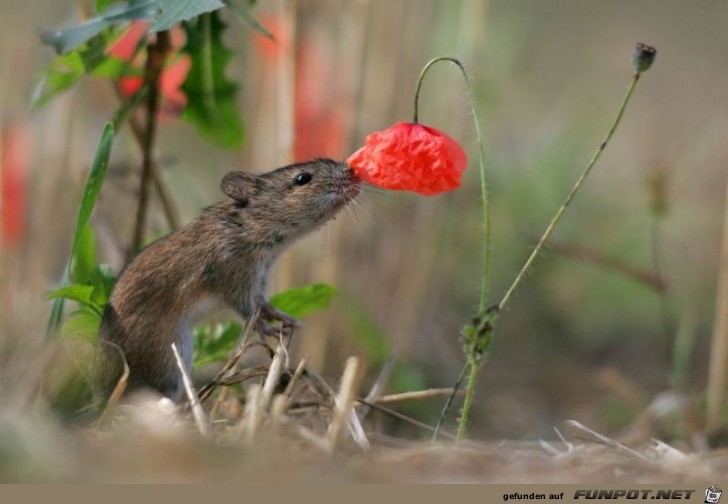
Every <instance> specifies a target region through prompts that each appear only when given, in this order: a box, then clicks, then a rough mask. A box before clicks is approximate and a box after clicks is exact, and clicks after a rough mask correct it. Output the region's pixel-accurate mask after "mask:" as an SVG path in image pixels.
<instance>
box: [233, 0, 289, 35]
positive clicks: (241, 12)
mask: <svg viewBox="0 0 728 504" xmlns="http://www.w3.org/2000/svg"><path fill="white" fill-rule="evenodd" d="M225 3H226V4H227V6H228V8H230V10H232V11H233V12H234V13H235V14H237V15H238V17H240V19H242V20H243V21H244V22H245V24H247V25H248V26H250V27H251V28H252V29H253V30H255V31H257V32H258V33H260V34H261V35H263V36H264V37H267V38H269V39H270V40H272V41H273V42H275V41H276V38H275V37H274V36H273V34H272V33H271V32H269V31H268V30H266V29H265V27H264V26H263V25H261V24H260V23H259V22H258V21H257V20H256V19H255V18H254V17H253V15H252V14H251V13H250V9H251V8H252V7H255V2H254V1H247V2H246V1H244V2H243V5H239V4H238V3H237V2H236V1H235V0H225ZM246 3H247V5H245V4H246Z"/></svg>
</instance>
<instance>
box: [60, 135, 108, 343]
mask: <svg viewBox="0 0 728 504" xmlns="http://www.w3.org/2000/svg"><path fill="white" fill-rule="evenodd" d="M113 141H114V125H113V124H111V123H107V124H106V127H105V128H104V132H103V134H102V135H101V140H100V141H99V145H98V146H97V147H96V154H95V155H94V159H93V162H92V163H91V170H90V171H89V174H88V179H86V184H85V186H84V190H83V196H82V198H81V204H80V205H79V208H78V215H77V217H76V228H75V231H74V234H73V242H72V245H71V254H70V257H69V259H68V265H67V266H66V269H65V271H64V272H63V279H62V280H61V288H63V287H66V286H67V285H68V280H69V276H70V272H71V264H73V261H74V259H75V256H76V251H77V250H78V247H79V243H80V242H81V240H82V239H83V236H82V235H83V233H84V228H85V227H86V226H87V225H88V224H89V220H90V218H91V212H92V211H93V209H94V206H95V205H96V199H97V198H98V195H99V191H101V185H102V184H103V183H104V177H105V176H106V169H107V168H108V166H109V157H110V156H111V145H112V144H113ZM63 308H64V303H63V298H62V297H58V298H56V300H55V302H54V303H53V309H52V310H51V316H50V319H49V320H48V330H47V331H46V338H49V337H51V336H52V335H54V334H55V333H56V332H57V331H58V329H59V328H60V326H61V320H62V319H63Z"/></svg>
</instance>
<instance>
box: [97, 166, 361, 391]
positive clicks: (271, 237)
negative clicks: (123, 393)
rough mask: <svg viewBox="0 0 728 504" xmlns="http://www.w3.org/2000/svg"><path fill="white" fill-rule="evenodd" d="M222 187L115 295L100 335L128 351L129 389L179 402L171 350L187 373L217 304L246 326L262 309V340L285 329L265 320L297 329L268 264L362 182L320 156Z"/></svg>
mask: <svg viewBox="0 0 728 504" xmlns="http://www.w3.org/2000/svg"><path fill="white" fill-rule="evenodd" d="M221 188H222V192H223V193H225V195H227V196H228V197H229V199H228V200H226V201H223V202H221V203H217V204H215V205H212V206H210V207H208V208H207V209H205V210H204V211H203V212H202V214H201V215H200V216H199V217H198V218H197V219H195V220H194V221H192V222H191V223H190V224H188V225H187V226H185V227H183V228H182V229H180V230H179V231H176V232H174V233H172V234H169V235H167V236H165V237H163V238H161V239H160V240H158V241H156V242H155V243H153V244H152V245H150V246H148V247H147V248H145V249H144V250H143V251H142V252H140V253H139V254H138V255H137V256H136V257H135V258H134V260H132V261H131V263H130V264H129V265H128V266H127V267H126V269H125V270H124V271H123V272H122V274H121V276H120V277H119V280H118V282H117V284H116V287H115V288H114V291H113V292H112V295H111V299H110V300H109V303H108V304H107V305H106V308H105V310H104V314H103V319H102V322H101V328H100V338H101V340H102V341H105V342H110V343H113V344H114V345H116V346H117V347H118V348H120V349H121V350H122V351H123V352H124V356H125V358H126V362H127V364H128V366H129V378H128V381H127V390H133V389H137V388H140V387H147V388H150V389H154V390H157V391H159V392H160V393H162V394H163V395H165V396H167V397H169V398H170V399H172V400H173V401H175V402H178V401H179V399H180V398H181V393H182V379H181V374H180V372H179V369H178V368H177V365H176V361H175V359H174V355H173V353H172V349H171V345H172V343H176V345H177V347H178V349H179V351H180V353H181V355H182V358H183V360H184V363H185V366H186V367H187V369H189V368H190V366H191V364H192V352H193V337H192V329H193V327H194V324H195V322H197V321H198V319H199V318H201V317H202V316H204V315H205V314H206V313H208V312H209V311H210V310H212V309H215V308H218V307H220V306H227V307H231V308H233V309H234V310H235V311H236V312H237V313H239V314H240V316H242V317H243V318H244V319H246V320H247V319H249V318H250V317H251V315H253V314H254V313H255V311H256V310H258V309H259V310H260V316H259V319H258V322H257V324H256V329H257V330H258V332H259V333H261V335H263V334H265V335H270V334H279V333H280V331H279V330H278V329H275V328H273V327H272V326H271V325H269V324H268V323H267V321H280V322H281V329H282V330H283V331H290V330H292V328H293V326H295V325H296V324H297V321H296V320H295V319H293V318H291V317H289V316H288V315H286V314H284V313H281V312H279V311H277V310H275V309H274V308H273V307H272V306H270V304H268V302H267V298H266V283H267V281H268V275H269V272H270V269H271V266H272V264H273V262H274V261H275V259H276V258H277V257H278V255H279V254H280V253H281V252H282V251H283V250H284V249H285V248H286V247H287V246H288V245H290V244H291V243H293V242H294V241H295V240H296V239H298V238H300V237H302V236H304V235H305V234H307V233H309V232H311V231H313V230H315V229H317V228H318V227H320V226H322V225H323V224H324V223H326V222H327V221H328V220H330V219H331V218H333V217H334V216H335V215H336V213H337V212H338V211H339V210H341V209H342V208H343V207H344V206H346V204H347V203H349V202H350V201H351V200H353V199H354V198H355V197H356V196H357V195H358V194H359V191H360V182H359V180H358V179H357V177H356V176H355V175H354V173H353V171H352V169H351V168H350V167H349V166H348V165H346V164H345V163H342V162H337V161H332V160H330V159H316V160H313V161H311V162H306V163H298V164H293V165H289V166H284V167H282V168H278V169H277V170H273V171H271V172H269V173H264V174H260V175H253V174H249V173H244V172H240V171H236V172H231V173H228V174H227V175H225V177H224V178H223V179H222V183H221ZM114 345H102V352H104V350H103V348H104V347H113V346H114ZM106 351H108V350H106ZM107 363H108V360H107ZM108 385H109V383H106V386H108Z"/></svg>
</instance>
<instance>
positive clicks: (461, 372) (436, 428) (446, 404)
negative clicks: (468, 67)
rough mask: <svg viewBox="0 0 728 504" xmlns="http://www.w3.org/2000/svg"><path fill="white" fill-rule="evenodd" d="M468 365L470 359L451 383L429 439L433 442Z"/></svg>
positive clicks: (461, 382)
mask: <svg viewBox="0 0 728 504" xmlns="http://www.w3.org/2000/svg"><path fill="white" fill-rule="evenodd" d="M469 365H470V361H466V362H465V364H464V365H463V369H462V370H461V371H460V376H458V379H457V381H456V382H455V385H453V387H452V393H451V394H450V396H449V397H448V398H447V402H446V403H445V407H444V408H442V413H440V418H439V419H438V420H437V425H436V426H435V431H434V432H433V433H432V439H431V441H432V442H433V443H434V442H435V441H437V435H438V434H439V433H440V428H441V427H442V424H443V422H444V421H445V417H446V416H447V412H448V411H449V410H450V406H452V402H453V401H454V400H455V396H456V395H457V394H458V391H459V390H460V387H461V386H462V384H463V380H464V379H465V373H466V372H467V371H468V366H469Z"/></svg>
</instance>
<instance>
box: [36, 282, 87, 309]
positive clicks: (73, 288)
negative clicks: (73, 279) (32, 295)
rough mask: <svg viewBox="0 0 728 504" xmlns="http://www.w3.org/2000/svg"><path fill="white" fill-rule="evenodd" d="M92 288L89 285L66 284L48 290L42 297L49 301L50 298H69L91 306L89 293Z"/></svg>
mask: <svg viewBox="0 0 728 504" xmlns="http://www.w3.org/2000/svg"><path fill="white" fill-rule="evenodd" d="M93 291H94V288H93V287H92V286H90V285H80V284H73V285H66V286H65V287H61V288H59V289H56V290H54V291H51V292H49V293H48V294H46V295H45V297H44V299H46V300H47V301H50V300H51V299H61V298H62V299H70V300H71V301H76V302H78V303H81V304H82V305H84V306H92V303H91V294H92V293H93Z"/></svg>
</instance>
